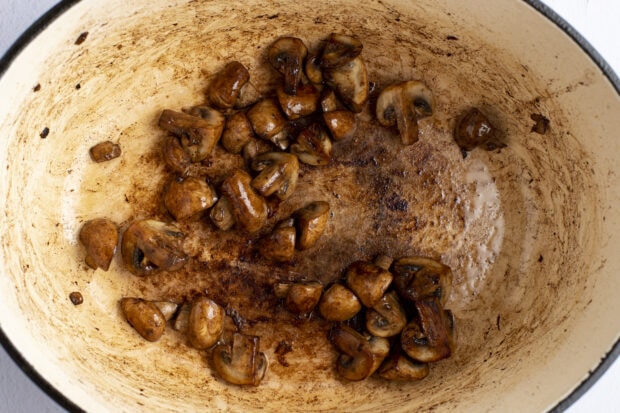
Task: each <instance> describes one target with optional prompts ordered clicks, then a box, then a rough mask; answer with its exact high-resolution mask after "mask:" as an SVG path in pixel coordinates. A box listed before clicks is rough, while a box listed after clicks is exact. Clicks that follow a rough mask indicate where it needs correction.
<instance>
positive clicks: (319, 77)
mask: <svg viewBox="0 0 620 413" xmlns="http://www.w3.org/2000/svg"><path fill="white" fill-rule="evenodd" d="M320 60H321V59H320V57H319V56H318V55H316V54H312V55H309V56H308V57H307V58H306V64H305V66H304V68H305V72H306V77H307V78H308V80H309V81H310V82H312V83H314V84H315V85H320V84H322V83H323V72H322V70H321V63H320Z"/></svg>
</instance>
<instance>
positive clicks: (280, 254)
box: [258, 221, 295, 262]
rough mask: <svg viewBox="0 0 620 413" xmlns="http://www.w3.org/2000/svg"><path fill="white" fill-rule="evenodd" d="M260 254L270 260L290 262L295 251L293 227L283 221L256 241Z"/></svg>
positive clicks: (290, 223) (291, 224)
mask: <svg viewBox="0 0 620 413" xmlns="http://www.w3.org/2000/svg"><path fill="white" fill-rule="evenodd" d="M258 251H259V252H260V254H261V255H262V256H263V257H265V258H267V259H269V260H272V261H276V262H290V261H291V260H292V259H293V255H294V253H295V228H294V227H293V223H292V222H288V221H284V222H283V223H281V224H280V225H278V226H277V227H276V228H275V229H274V230H273V231H272V232H271V233H269V234H267V235H265V236H264V237H262V238H261V239H260V240H259V241H258Z"/></svg>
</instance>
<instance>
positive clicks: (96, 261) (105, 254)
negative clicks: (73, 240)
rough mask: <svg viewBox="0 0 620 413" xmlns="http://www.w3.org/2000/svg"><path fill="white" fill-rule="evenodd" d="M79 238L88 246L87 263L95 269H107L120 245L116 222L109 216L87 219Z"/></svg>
mask: <svg viewBox="0 0 620 413" xmlns="http://www.w3.org/2000/svg"><path fill="white" fill-rule="evenodd" d="M78 238H79V240H80V242H81V243H82V245H84V247H85V248H86V258H85V259H84V261H85V262H86V265H88V266H89V267H90V268H92V269H94V270H96V269H97V268H101V269H102V270H104V271H107V270H108V269H109V268H110V263H111V262H112V258H114V254H115V253H116V246H117V245H118V228H117V227H116V224H115V223H114V222H112V221H111V220H109V219H107V218H97V219H92V220H90V221H86V222H85V223H84V225H82V228H81V229H80V234H79V236H78Z"/></svg>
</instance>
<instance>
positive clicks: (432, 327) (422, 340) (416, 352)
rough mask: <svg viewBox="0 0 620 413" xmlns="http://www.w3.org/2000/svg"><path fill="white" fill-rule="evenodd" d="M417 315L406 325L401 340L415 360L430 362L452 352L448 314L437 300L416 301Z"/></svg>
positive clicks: (448, 355)
mask: <svg viewBox="0 0 620 413" xmlns="http://www.w3.org/2000/svg"><path fill="white" fill-rule="evenodd" d="M414 305H415V308H416V310H417V315H416V316H414V317H413V319H412V320H411V321H410V322H409V324H407V326H405V328H404V329H403V331H402V333H401V335H400V342H401V346H402V349H403V350H404V351H405V353H407V355H408V356H409V357H411V358H412V359H414V360H417V361H420V362H423V363H430V362H433V361H438V360H442V359H445V358H447V357H450V355H451V354H452V350H451V345H450V337H449V331H448V327H449V326H446V323H445V321H446V315H445V314H444V311H443V309H442V308H441V305H440V304H439V303H438V302H437V301H436V300H424V301H417V302H415V303H414Z"/></svg>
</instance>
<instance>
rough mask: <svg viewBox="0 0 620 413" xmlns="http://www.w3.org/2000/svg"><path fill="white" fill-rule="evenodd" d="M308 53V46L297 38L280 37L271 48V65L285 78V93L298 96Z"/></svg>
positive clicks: (269, 56)
mask: <svg viewBox="0 0 620 413" xmlns="http://www.w3.org/2000/svg"><path fill="white" fill-rule="evenodd" d="M307 53H308V49H307V48H306V45H304V42H303V41H302V40H301V39H298V38H297V37H280V38H279V39H278V40H276V41H275V42H274V43H273V44H272V45H271V46H270V47H269V51H268V59H269V63H271V66H273V68H274V69H276V70H277V71H278V72H280V73H281V74H282V75H283V76H284V92H285V93H287V94H289V95H295V94H297V87H298V85H299V82H300V81H301V75H302V73H303V68H302V66H303V63H304V59H305V58H306V55H307Z"/></svg>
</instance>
